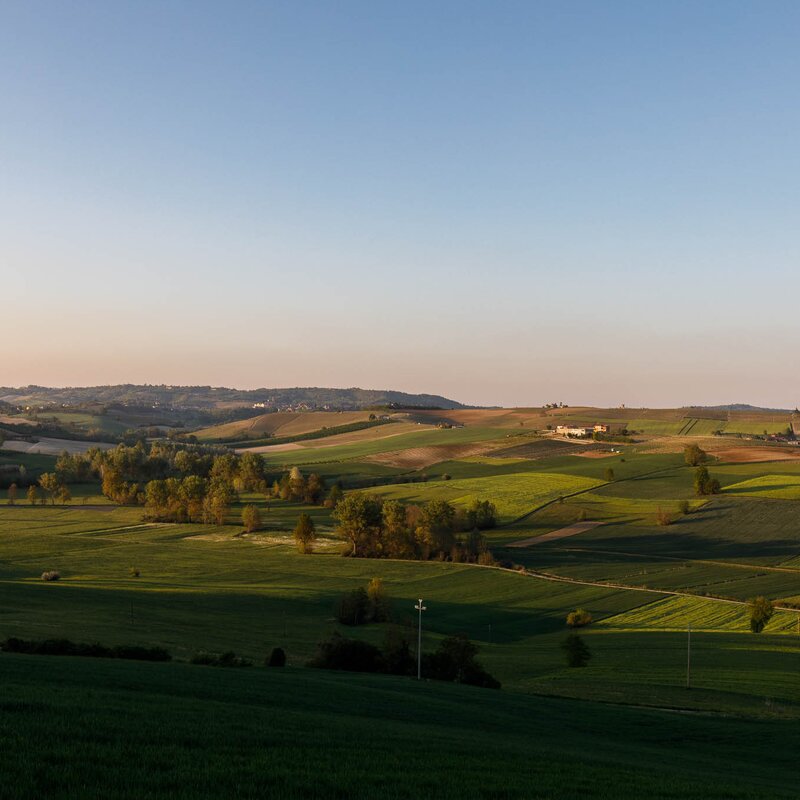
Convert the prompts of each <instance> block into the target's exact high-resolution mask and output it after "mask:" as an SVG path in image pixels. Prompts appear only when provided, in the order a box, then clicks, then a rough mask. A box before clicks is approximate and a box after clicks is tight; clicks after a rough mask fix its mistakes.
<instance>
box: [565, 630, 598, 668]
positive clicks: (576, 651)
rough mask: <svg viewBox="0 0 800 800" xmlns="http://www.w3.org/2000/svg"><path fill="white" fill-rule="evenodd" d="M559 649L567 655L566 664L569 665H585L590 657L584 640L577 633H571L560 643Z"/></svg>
mask: <svg viewBox="0 0 800 800" xmlns="http://www.w3.org/2000/svg"><path fill="white" fill-rule="evenodd" d="M561 649H562V650H563V651H564V653H565V654H566V656H567V665H568V666H570V667H585V666H586V665H587V664H588V663H589V659H590V658H591V657H592V654H591V652H589V648H588V647H587V646H586V642H584V641H583V639H581V637H580V636H578V634H577V633H571V634H570V635H569V636H567V638H566V639H564V641H563V642H562V643H561Z"/></svg>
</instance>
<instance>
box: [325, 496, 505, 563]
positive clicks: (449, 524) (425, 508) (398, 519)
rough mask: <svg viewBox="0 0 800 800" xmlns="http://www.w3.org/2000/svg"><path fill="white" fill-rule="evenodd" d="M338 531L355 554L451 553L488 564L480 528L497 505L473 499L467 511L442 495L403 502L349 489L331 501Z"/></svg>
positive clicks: (485, 525) (489, 558)
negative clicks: (424, 500) (416, 502)
mask: <svg viewBox="0 0 800 800" xmlns="http://www.w3.org/2000/svg"><path fill="white" fill-rule="evenodd" d="M333 517H334V519H335V520H336V522H337V527H336V532H337V534H338V535H339V536H340V537H341V538H342V539H344V540H345V541H346V542H347V543H348V545H349V551H348V552H347V553H346V555H349V556H352V557H355V558H407V559H430V558H438V559H440V560H445V559H450V560H452V561H476V562H478V563H484V564H492V563H494V559H493V558H492V555H491V553H490V552H489V550H488V548H487V546H486V540H485V537H484V536H483V534H482V533H481V531H482V530H486V529H487V528H493V527H494V526H495V524H496V518H497V509H496V508H495V506H494V504H493V503H491V502H490V501H488V500H478V499H475V500H473V502H472V503H471V505H470V506H469V508H468V509H467V510H466V511H461V510H457V509H456V508H455V507H454V506H453V505H451V504H450V503H448V502H447V501H445V500H431V501H429V502H428V503H426V504H425V505H422V506H418V505H404V504H403V503H400V502H398V501H397V500H385V501H382V500H381V499H380V498H377V497H372V496H371V495H367V494H364V493H362V492H352V493H351V494H348V495H347V496H346V497H344V498H342V499H341V500H340V501H339V502H338V503H337V504H336V506H335V507H334V510H333Z"/></svg>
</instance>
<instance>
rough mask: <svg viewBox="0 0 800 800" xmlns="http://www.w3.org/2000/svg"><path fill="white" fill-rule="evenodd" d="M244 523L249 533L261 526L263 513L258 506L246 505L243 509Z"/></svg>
mask: <svg viewBox="0 0 800 800" xmlns="http://www.w3.org/2000/svg"><path fill="white" fill-rule="evenodd" d="M242 525H244V529H245V530H246V531H247V533H252V532H253V531H257V530H258V529H259V528H260V527H261V514H260V513H259V511H258V508H257V507H256V506H252V505H251V506H245V507H244V508H243V509H242Z"/></svg>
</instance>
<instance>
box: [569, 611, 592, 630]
mask: <svg viewBox="0 0 800 800" xmlns="http://www.w3.org/2000/svg"><path fill="white" fill-rule="evenodd" d="M591 621H592V615H591V614H590V613H589V612H588V611H587V610H586V609H585V608H576V609H575V610H574V611H570V612H569V614H567V625H569V627H570V628H583V627H585V626H586V625H588V624H589V623H590V622H591Z"/></svg>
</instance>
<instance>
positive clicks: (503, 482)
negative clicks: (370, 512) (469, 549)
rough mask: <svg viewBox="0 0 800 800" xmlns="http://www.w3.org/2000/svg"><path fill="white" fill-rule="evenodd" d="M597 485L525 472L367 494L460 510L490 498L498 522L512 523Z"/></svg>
mask: <svg viewBox="0 0 800 800" xmlns="http://www.w3.org/2000/svg"><path fill="white" fill-rule="evenodd" d="M599 485H601V482H600V481H599V480H593V479H591V478H582V477H576V476H573V475H560V474H550V473H547V472H528V473H515V474H510V475H502V476H492V477H486V478H462V479H456V480H449V481H444V480H438V481H428V482H427V483H409V484H398V485H394V486H380V487H377V488H374V489H369V490H367V491H368V493H370V494H376V495H378V496H380V497H383V498H385V499H387V500H402V501H403V502H406V503H425V502H428V501H429V500H448V501H450V502H452V503H453V504H454V505H455V506H457V507H461V508H464V507H467V506H468V505H469V504H470V503H471V502H472V501H473V500H476V499H478V500H480V499H484V498H491V500H492V502H493V503H494V504H495V505H496V506H497V512H498V518H499V521H500V522H501V523H504V522H511V521H512V520H515V519H517V518H518V517H521V516H523V515H525V514H527V513H529V512H531V511H533V510H534V509H535V508H536V507H537V506H540V505H542V504H543V503H547V502H549V501H551V500H555V499H556V498H557V497H559V496H562V495H568V494H573V493H574V492H580V491H585V490H587V489H591V488H593V487H594V486H599Z"/></svg>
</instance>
